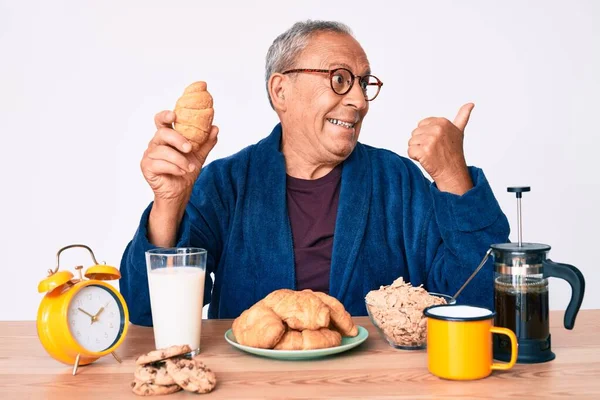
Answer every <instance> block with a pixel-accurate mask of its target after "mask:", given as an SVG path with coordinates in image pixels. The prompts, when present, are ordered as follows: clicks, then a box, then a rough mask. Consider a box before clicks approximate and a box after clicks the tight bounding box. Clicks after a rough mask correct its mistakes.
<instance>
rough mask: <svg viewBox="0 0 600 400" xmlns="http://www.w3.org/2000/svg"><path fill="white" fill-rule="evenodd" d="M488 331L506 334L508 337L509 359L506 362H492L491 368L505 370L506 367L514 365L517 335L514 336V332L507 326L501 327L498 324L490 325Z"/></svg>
mask: <svg viewBox="0 0 600 400" xmlns="http://www.w3.org/2000/svg"><path fill="white" fill-rule="evenodd" d="M490 332H492V333H498V334H500V335H506V336H508V338H509V339H510V361H509V362H507V363H502V364H499V363H493V364H492V369H496V370H502V371H505V370H507V369H511V368H512V367H514V366H515V363H516V362H517V350H518V348H517V337H516V336H515V334H514V332H513V331H511V330H510V329H508V328H501V327H498V326H492V327H491V328H490Z"/></svg>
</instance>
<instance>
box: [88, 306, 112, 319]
mask: <svg viewBox="0 0 600 400" xmlns="http://www.w3.org/2000/svg"><path fill="white" fill-rule="evenodd" d="M109 303H110V302H109ZM106 307H108V303H106V305H104V306H102V307H100V309H99V310H98V312H97V313H96V315H94V316H93V317H92V323H93V322H95V321H97V320H98V316H99V315H100V314H101V313H102V311H104V309H105V308H106Z"/></svg>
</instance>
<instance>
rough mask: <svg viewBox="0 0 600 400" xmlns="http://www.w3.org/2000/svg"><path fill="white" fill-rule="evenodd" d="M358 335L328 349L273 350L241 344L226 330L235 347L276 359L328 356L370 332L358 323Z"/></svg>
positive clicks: (362, 340)
mask: <svg viewBox="0 0 600 400" xmlns="http://www.w3.org/2000/svg"><path fill="white" fill-rule="evenodd" d="M357 328H358V335H356V336H355V337H343V338H342V344H341V345H339V346H336V347H329V348H327V349H316V350H272V349H259V348H257V347H250V346H244V345H242V344H239V343H238V342H237V341H236V340H235V336H233V331H232V330H231V329H229V330H228V331H227V332H225V340H227V342H229V344H230V345H232V346H233V347H237V348H238V349H240V350H242V351H245V352H248V353H251V354H256V355H258V356H262V357H268V358H273V359H276V360H309V359H313V358H319V357H326V356H330V355H332V354H337V353H342V352H344V351H347V350H350V349H352V348H354V347H356V346H358V345H360V344H361V343H362V342H364V341H365V340H367V338H368V337H369V332H368V331H367V330H366V329H365V328H363V327H362V326H359V325H357Z"/></svg>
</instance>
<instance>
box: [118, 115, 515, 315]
mask: <svg viewBox="0 0 600 400" xmlns="http://www.w3.org/2000/svg"><path fill="white" fill-rule="evenodd" d="M280 144H281V125H280V124H278V125H277V126H276V127H275V128H274V129H273V131H272V132H271V134H270V135H269V136H268V137H266V138H264V139H263V140H261V141H259V142H258V143H256V144H254V145H252V146H249V147H247V148H245V149H243V150H241V151H240V152H238V153H237V154H234V155H232V156H230V157H227V158H224V159H219V160H216V161H213V162H212V163H210V164H209V165H206V166H205V167H204V168H203V170H202V172H201V173H200V176H199V177H198V180H197V181H196V184H195V186H194V189H193V193H192V196H191V199H190V202H189V203H188V205H187V208H186V211H185V215H184V217H183V220H182V223H181V225H180V229H179V232H178V237H177V246H178V247H184V246H194V247H202V248H204V249H206V250H207V251H208V261H207V274H206V288H205V293H204V295H205V300H204V301H205V303H204V304H205V305H206V304H209V303H210V306H209V309H208V316H209V318H235V317H237V316H238V315H240V314H241V313H242V311H244V310H245V309H247V308H249V307H250V306H252V305H253V304H254V303H255V302H257V301H258V300H260V299H262V298H263V297H264V296H266V295H267V294H269V293H270V292H271V291H273V290H275V289H280V288H289V289H295V288H296V282H295V272H294V251H293V244H292V233H291V228H290V222H289V218H288V213H287V206H286V171H285V161H284V158H283V154H282V153H281V151H280ZM469 172H470V174H471V178H472V180H473V184H474V187H473V188H472V189H471V190H469V191H468V192H467V193H465V194H464V195H462V196H457V195H454V194H450V193H445V192H441V191H440V190H438V189H437V187H436V186H435V184H432V183H431V182H430V181H429V180H427V179H426V178H425V177H424V175H423V173H422V172H421V171H420V169H419V168H418V167H417V165H416V164H415V163H413V162H412V161H411V160H409V159H407V158H404V157H401V156H399V155H397V154H395V153H393V152H391V151H388V150H383V149H378V148H374V147H370V146H367V145H364V144H362V143H358V144H357V145H356V147H355V149H354V151H353V152H352V154H351V155H350V156H349V157H348V158H347V159H346V160H345V161H344V163H343V170H342V183H341V189H340V199H339V205H338V214H337V220H336V225H335V232H334V241H333V253H332V260H331V273H330V284H329V285H330V295H332V296H334V297H336V298H337V299H338V300H340V301H341V302H342V303H343V304H344V306H345V307H346V310H348V312H350V314H352V315H355V316H359V315H366V309H365V302H364V298H365V295H366V294H367V292H369V291H370V290H373V289H378V288H379V287H380V286H381V285H389V284H391V283H392V282H393V281H394V280H395V279H397V278H398V277H403V278H404V280H405V281H410V282H411V283H412V284H413V285H414V286H418V285H423V286H424V287H425V288H426V289H427V290H429V291H432V292H438V293H444V294H450V295H453V294H454V293H455V292H456V290H457V289H458V288H459V287H460V286H461V285H462V284H463V283H464V282H465V280H466V279H467V278H468V277H469V275H470V274H471V272H472V271H474V269H475V268H476V267H477V265H478V264H479V262H480V261H481V259H482V257H483V256H484V254H485V252H486V251H487V250H488V248H489V246H490V245H491V244H493V243H504V242H507V241H508V235H509V225H508V221H507V219H506V216H505V215H504V214H503V212H502V210H501V209H500V207H499V205H498V202H497V201H496V198H495V197H494V194H493V192H492V190H491V188H490V186H489V184H488V182H487V180H486V178H485V176H484V174H483V172H482V170H481V169H478V168H475V167H469ZM151 208H152V204H150V205H149V206H148V207H147V209H146V210H145V211H144V212H143V214H142V217H141V221H140V224H139V227H138V228H137V231H136V232H135V235H134V236H133V239H132V240H131V242H130V243H129V244H128V245H127V248H126V249H125V253H124V254H123V258H122V260H121V274H122V278H121V280H120V290H121V293H122V294H123V296H124V298H125V300H126V302H127V305H128V307H129V312H130V320H131V322H132V323H134V324H138V325H145V326H151V325H152V315H151V310H150V299H149V291H148V283H147V273H146V264H145V256H144V252H145V251H147V250H149V249H152V248H155V246H153V245H152V244H150V243H149V242H148V239H147V230H146V228H147V224H148V216H149V213H150V209H151ZM211 273H213V274H214V282H213V279H212V278H211V277H210V274H211ZM493 296H494V294H493V263H492V261H491V259H490V260H488V262H487V263H486V265H485V266H484V268H483V269H482V270H481V271H480V272H479V273H478V274H477V276H476V277H475V278H474V279H473V280H472V281H471V283H470V284H469V285H468V286H467V288H466V289H465V290H464V291H463V292H462V294H461V295H460V296H459V298H458V303H463V304H472V305H478V306H484V307H488V308H493ZM173 312H176V310H173Z"/></svg>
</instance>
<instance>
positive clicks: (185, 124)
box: [173, 81, 215, 145]
mask: <svg viewBox="0 0 600 400" xmlns="http://www.w3.org/2000/svg"><path fill="white" fill-rule="evenodd" d="M174 112H175V124H174V126H173V128H174V129H175V130H176V131H177V132H179V133H180V134H182V135H183V136H184V137H186V138H187V139H189V140H190V141H192V142H193V143H196V144H198V145H200V144H202V143H204V142H206V140H207V139H208V135H209V134H210V130H211V128H212V123H213V118H214V115H215V110H214V108H213V98H212V96H211V94H210V93H209V92H208V90H207V86H206V82H202V81H198V82H194V83H192V84H191V85H189V86H188V87H187V88H185V90H184V92H183V95H182V96H181V97H180V98H179V99H178V100H177V103H176V104H175V110H174Z"/></svg>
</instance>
